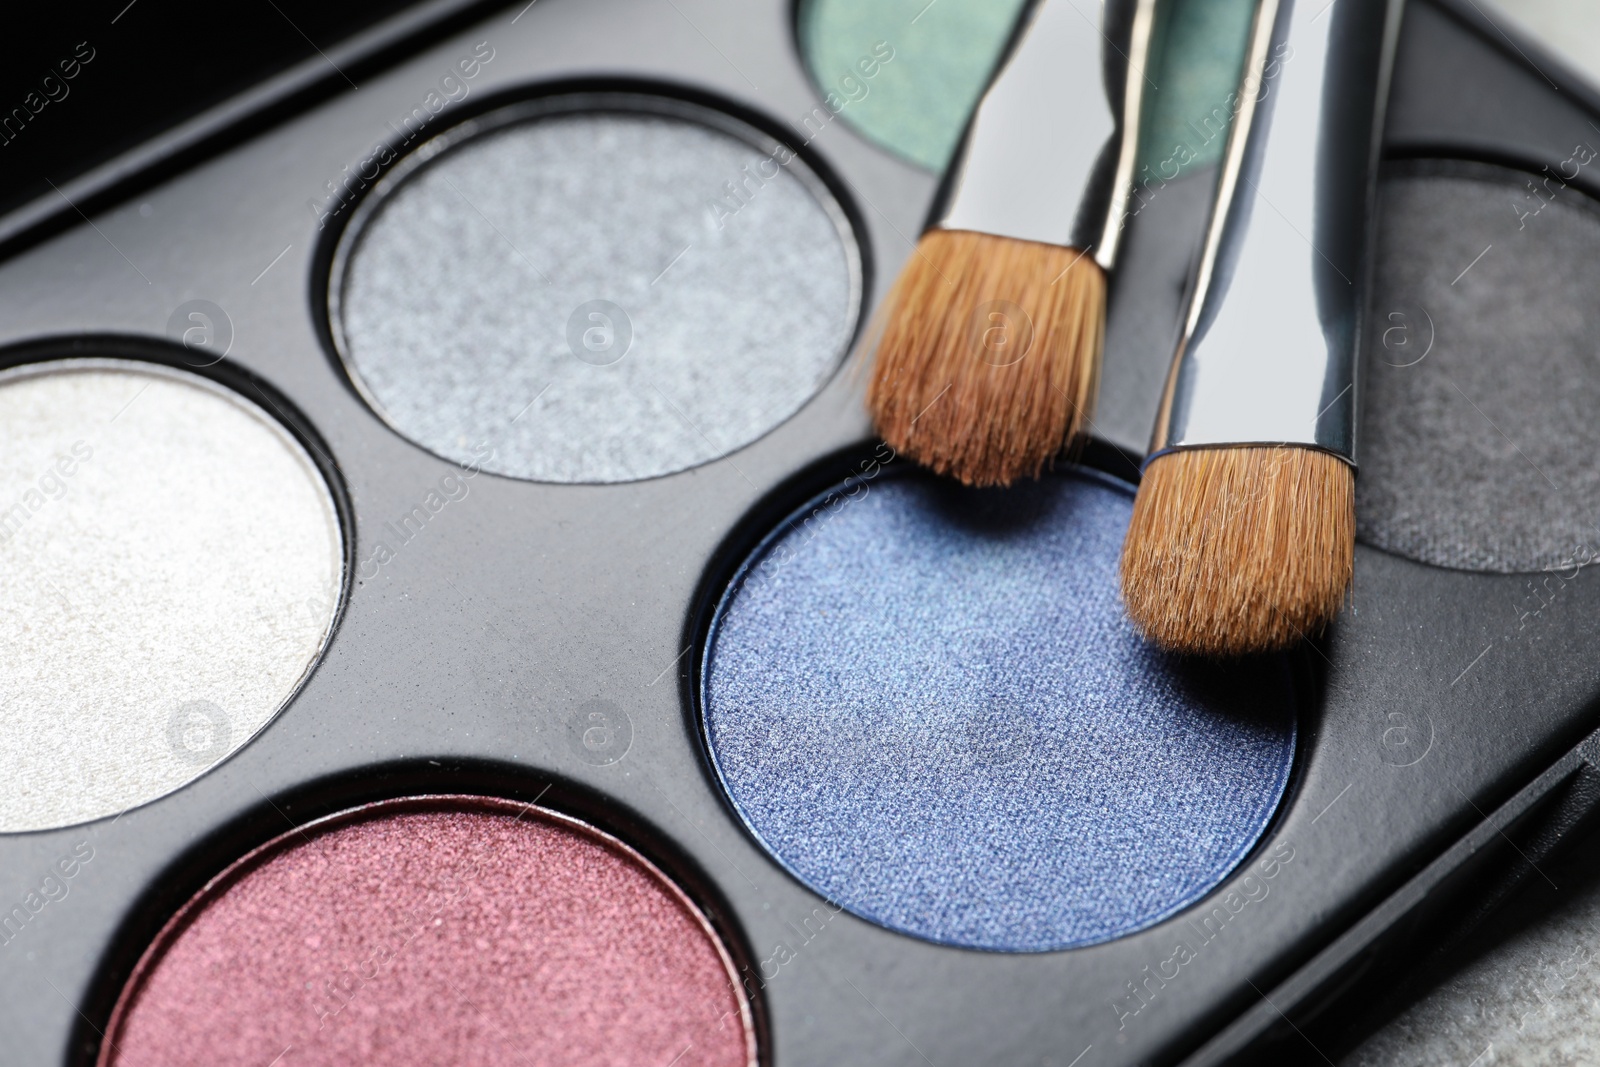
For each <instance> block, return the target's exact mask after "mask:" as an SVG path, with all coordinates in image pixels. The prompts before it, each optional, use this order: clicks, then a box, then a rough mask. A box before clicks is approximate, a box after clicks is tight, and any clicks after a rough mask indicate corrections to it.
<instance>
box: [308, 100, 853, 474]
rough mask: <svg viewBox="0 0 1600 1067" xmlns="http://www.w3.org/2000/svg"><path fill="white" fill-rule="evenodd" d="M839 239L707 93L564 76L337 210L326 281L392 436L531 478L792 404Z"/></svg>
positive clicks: (749, 422)
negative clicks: (342, 226)
mask: <svg viewBox="0 0 1600 1067" xmlns="http://www.w3.org/2000/svg"><path fill="white" fill-rule="evenodd" d="M861 288H862V272H861V257H860V253H859V250H858V248H857V246H856V243H855V238H854V236H853V234H852V233H851V230H850V226H849V224H848V222H847V220H846V217H845V215H844V212H843V210H842V209H841V208H840V207H839V205H838V203H837V202H836V201H835V200H834V198H833V197H832V195H831V194H830V193H829V192H828V189H827V187H826V186H825V185H824V183H823V182H822V181H821V180H819V179H818V177H817V175H816V174H815V173H814V172H812V171H811V170H810V169H809V168H808V167H807V166H806V164H805V163H804V162H803V161H802V160H801V159H800V158H799V157H797V156H796V155H794V154H793V152H792V151H790V150H789V149H788V148H786V147H782V146H780V145H779V144H778V143H777V142H776V141H775V140H774V139H772V138H771V137H769V136H767V135H766V134H764V133H762V132H760V131H759V130H756V129H755V128H753V127H751V126H748V125H746V124H745V123H743V122H742V121H739V120H737V119H734V118H732V117H731V116H728V115H726V114H724V113H722V112H719V111H715V110H713V109H710V108H705V107H701V106H699V105H693V104H688V103H683V102H679V101H675V100H670V99H666V98H663V97H656V96H650V95H640V94H620V93H606V94H585V95H568V96H559V97H552V98H546V99H543V100H538V101H532V102H528V103H523V104H518V105H513V106H510V107H507V108H504V109H501V110H499V111H495V112H491V113H490V114H487V115H484V116H482V117H479V118H477V119H473V120H471V121H468V122H466V123H463V124H462V125H460V126H457V127H455V128H454V129H453V130H451V131H449V132H446V133H444V134H442V135H440V136H439V137H437V138H435V139H434V140H432V141H430V142H428V143H427V144H425V145H423V146H422V147H421V148H420V149H418V150H417V151H416V152H415V153H413V154H412V155H411V156H409V157H408V158H406V159H405V160H402V161H401V162H400V163H399V164H397V165H396V167H395V169H394V170H393V171H392V172H391V173H390V174H389V175H388V176H387V177H386V178H385V179H384V180H383V181H382V182H380V183H379V185H378V186H377V187H376V188H375V189H374V191H373V193H372V194H371V195H370V196H369V197H368V199H367V200H366V201H365V202H364V203H363V205H362V207H361V208H360V209H358V211H357V212H356V214H355V215H354V217H353V218H352V220H351V223H350V225H349V228H348V230H347V232H346V233H345V235H344V236H343V238H342V239H341V242H340V244H339V246H338V250H337V252H336V254H335V262H334V268H333V274H332V281H331V287H330V293H329V313H330V317H331V320H332V326H333V334H334V339H335V344H336V347H337V348H338V349H339V352H340V354H341V355H342V357H343V359H344V361H345V364H346V367H347V368H348V370H349V373H350V376H351V378H352V380H353V381H354V382H355V384H356V387H357V389H358V390H359V391H360V392H361V393H362V395H363V396H364V397H365V398H366V400H367V402H368V403H369V404H370V405H371V406H372V407H373V409H374V410H375V411H377V412H378V413H379V414H380V415H381V416H382V417H383V418H384V419H385V420H386V421H387V422H388V423H389V425H390V426H391V427H392V428H394V429H395V430H396V431H397V432H399V433H400V434H401V435H403V436H405V437H407V438H409V439H410V440H411V441H413V442H415V443H416V444H418V445H421V446H422V447H423V448H426V449H428V450H429V451H431V452H434V453H436V454H437V455H440V456H442V457H445V458H447V459H453V460H457V461H462V460H466V459H469V458H474V459H475V457H477V456H478V455H479V454H480V450H479V446H481V445H488V446H489V447H490V448H492V449H493V458H492V459H490V460H489V461H488V462H487V463H484V464H483V466H484V469H487V470H490V471H493V472H495V473H498V474H505V475H510V476H512V477H515V478H525V479H530V480H534V481H546V482H580V483H604V482H627V481H634V480H637V479H642V478H652V477H657V476H659V475H664V474H670V473H673V472H675V471H681V470H685V469H687V468H690V467H695V466H698V465H700V464H703V463H707V462H709V461H711V460H714V459H718V458H720V457H722V456H725V455H727V454H728V453H730V452H733V451H735V450H737V449H739V448H742V447H744V446H745V445H748V444H749V443H751V442H752V441H754V440H756V439H757V438H759V437H761V436H762V435H764V434H766V433H767V432H769V431H770V430H772V429H773V428H774V427H776V426H778V425H779V424H780V423H782V422H783V421H784V420H785V419H787V418H788V417H789V416H791V415H793V414H794V413H795V412H796V411H798V410H799V409H800V407H801V406H802V405H803V404H805V402H806V401H807V400H808V399H810V398H811V396H812V395H813V394H815V393H816V391H817V390H818V389H819V388H820V387H821V386H822V385H823V384H824V383H825V382H826V381H827V379H828V378H829V376H830V375H831V374H832V373H833V371H834V369H835V368H836V367H837V366H838V364H839V362H840V359H841V357H842V356H843V354H844V351H845V349H846V347H847V346H848V344H849V342H850V339H851V337H852V335H853V333H854V330H855V325H856V320H857V315H858V312H859V304H860V300H861Z"/></svg>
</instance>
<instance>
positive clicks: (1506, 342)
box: [1356, 163, 1600, 572]
mask: <svg viewBox="0 0 1600 1067" xmlns="http://www.w3.org/2000/svg"><path fill="white" fill-rule="evenodd" d="M1568 169H1569V170H1570V169H1571V165H1569V166H1568ZM1542 178H1543V176H1542V175H1539V176H1533V175H1528V174H1524V173H1521V172H1518V171H1511V170H1504V169H1501V168H1498V167H1479V166H1469V165H1464V164H1437V163H1436V164H1421V165H1417V164H1412V165H1408V167H1407V169H1401V170H1399V171H1398V172H1397V173H1392V174H1391V176H1390V177H1388V178H1387V179H1386V180H1385V181H1384V182H1383V185H1382V199H1381V208H1382V213H1381V227H1380V231H1379V241H1378V266H1377V278H1376V288H1375V292H1374V294H1373V300H1372V319H1373V329H1372V333H1371V337H1370V339H1369V340H1370V343H1369V345H1368V350H1369V355H1368V358H1367V362H1366V379H1367V380H1366V386H1365V393H1364V395H1363V408H1364V410H1363V414H1362V420H1361V451H1360V456H1359V458H1360V460H1361V476H1360V477H1359V478H1357V479H1356V522H1357V528H1358V532H1359V536H1360V537H1361V539H1362V540H1364V541H1365V542H1367V543H1368V544H1371V545H1375V546H1377V547H1378V548H1382V549H1386V550H1388V551H1390V552H1395V553H1398V554H1399V555H1402V556H1406V557H1409V558H1411V559H1415V560H1419V561H1421V562H1423V563H1432V564H1435V565H1436V566H1440V567H1454V568H1458V569H1462V570H1473V571H1498V572H1519V571H1521V572H1528V571H1539V570H1547V569H1552V568H1559V569H1563V570H1564V569H1566V568H1567V567H1569V566H1574V565H1581V564H1583V563H1587V562H1591V561H1593V560H1594V559H1596V558H1597V557H1600V530H1597V528H1596V525H1595V522H1596V517H1597V516H1600V464H1597V463H1596V462H1595V456H1596V455H1600V419H1597V418H1596V416H1595V413H1596V411H1597V410H1600V365H1597V363H1596V358H1595V356H1596V345H1595V337H1596V335H1597V333H1600V303H1597V302H1596V299H1595V294H1596V293H1597V292H1600V208H1597V207H1596V205H1595V204H1594V202H1593V201H1591V200H1589V199H1588V198H1587V197H1585V196H1584V195H1583V194H1581V193H1579V192H1578V191H1577V190H1575V189H1562V188H1561V187H1560V184H1559V182H1557V181H1555V180H1552V181H1551V182H1550V184H1549V187H1548V188H1547V187H1546V186H1545V185H1543V184H1541V179H1542ZM1480 257H1481V258H1480Z"/></svg>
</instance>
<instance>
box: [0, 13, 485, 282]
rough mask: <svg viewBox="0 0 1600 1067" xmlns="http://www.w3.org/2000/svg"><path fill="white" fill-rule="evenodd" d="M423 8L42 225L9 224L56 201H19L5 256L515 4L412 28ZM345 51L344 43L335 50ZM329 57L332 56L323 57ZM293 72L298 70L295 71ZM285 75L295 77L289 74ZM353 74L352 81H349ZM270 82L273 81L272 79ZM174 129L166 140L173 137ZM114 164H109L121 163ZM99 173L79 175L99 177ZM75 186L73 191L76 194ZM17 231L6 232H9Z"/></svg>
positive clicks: (0, 252)
mask: <svg viewBox="0 0 1600 1067" xmlns="http://www.w3.org/2000/svg"><path fill="white" fill-rule="evenodd" d="M422 6H423V5H422V4H416V5H413V6H412V7H411V8H409V9H406V10H402V11H401V12H399V13H398V14H395V15H391V16H390V17H389V18H387V19H383V20H381V21H379V22H377V23H376V24H374V25H373V26H371V27H369V28H368V29H367V30H365V31H357V33H355V34H353V35H352V36H351V37H348V38H346V39H345V40H344V41H343V42H340V43H339V44H340V45H343V46H348V47H349V48H350V50H351V52H352V53H353V55H352V57H351V58H347V59H345V61H344V63H342V64H341V66H342V68H343V70H342V72H341V71H339V70H334V69H329V70H328V71H327V72H326V73H325V74H321V75H320V76H316V77H312V78H308V79H304V80H303V81H300V82H299V83H297V84H292V85H289V86H287V87H285V89H284V90H283V91H282V92H280V93H279V94H277V95H274V96H271V97H269V98H268V99H266V100H263V101H261V102H259V103H258V104H256V105H254V106H252V107H250V108H248V109H247V110H246V111H245V112H244V113H243V114H242V115H240V116H239V117H237V118H233V119H224V120H222V121H218V122H216V123H215V124H214V126H213V127H212V128H209V129H207V130H206V131H204V132H202V133H200V134H199V135H198V136H196V137H194V138H193V139H191V140H188V141H185V142H182V143H179V144H176V145H174V146H173V147H172V148H170V149H169V150H168V151H166V152H164V153H162V154H161V155H159V156H158V157H157V158H156V159H154V160H153V161H151V162H150V163H148V164H146V165H144V166H141V167H138V168H137V169H135V170H133V171H132V172H130V173H128V174H125V175H122V176H118V177H112V178H110V179H108V180H105V181H104V182H100V183H95V184H94V185H93V186H92V187H91V189H90V191H89V193H88V195H79V196H77V197H75V198H74V199H73V200H72V201H70V202H68V201H65V200H63V201H62V203H61V204H60V205H59V206H58V207H56V208H55V209H54V210H53V211H49V212H48V213H45V214H42V215H40V217H39V218H38V219H37V220H36V221H32V222H23V223H20V224H13V225H6V224H7V223H10V222H11V220H12V219H13V218H15V217H19V216H20V215H21V214H22V213H23V212H26V211H28V209H29V208H30V207H33V206H34V205H36V204H38V203H39V202H40V201H41V200H44V201H48V200H49V197H41V198H38V199H36V200H31V201H28V202H26V203H23V204H19V205H18V206H17V207H16V208H15V209H14V210H13V212H11V213H9V214H8V215H6V216H4V217H0V227H3V228H0V259H10V258H12V257H14V256H16V255H18V254H19V253H21V252H23V251H24V250H26V249H28V248H31V247H33V246H34V245H37V244H39V243H40V242H43V241H46V240H48V239H50V238H51V237H54V236H56V235H57V234H59V233H62V232H63V231H65V230H67V229H70V228H71V227H73V226H76V225H78V223H79V222H80V221H81V220H82V219H83V218H85V217H88V216H91V215H95V214H98V213H100V212H102V211H106V210H108V209H109V208H113V207H115V206H116V205H118V204H121V203H123V202H125V201H127V200H129V199H131V198H133V197H135V196H137V195H138V194H139V193H142V192H145V191H146V190H148V189H151V188H154V187H155V186H156V185H159V184H160V183H161V182H164V181H166V180H167V179H168V178H171V177H173V176H175V175H178V174H181V173H183V172H184V171H186V170H190V169H192V168H194V167H196V166H199V165H200V164H202V163H204V162H206V161H207V160H209V159H212V158H214V157H216V156H218V155H220V154H222V153H223V152H225V151H227V150H228V149H229V148H233V147H236V146H237V145H240V144H242V143H244V142H245V141H247V140H249V139H251V138H252V137H255V136H256V135H258V134H260V133H263V132H265V131H266V130H270V129H272V128H273V127H276V126H280V125H282V124H283V123H285V122H287V121H288V120H290V119H292V118H294V117H296V116H297V115H300V114H303V113H304V112H306V111H309V110H310V109H311V108H313V107H315V106H316V105H318V104H320V103H322V102H323V101H325V100H329V99H331V98H333V97H335V96H339V95H341V94H342V93H343V92H344V91H345V89H346V87H347V86H349V85H350V84H351V82H350V79H353V78H362V79H365V78H370V77H373V76H375V75H377V74H379V73H381V72H382V71H384V70H386V69H388V68H389V67H392V66H395V65H397V64H399V63H401V62H403V61H405V60H406V59H409V58H410V57H411V56H413V55H415V54H416V53H417V52H419V51H422V50H423V49H424V48H426V47H427V45H428V44H429V43H431V42H433V41H435V40H438V39H439V38H441V37H444V36H447V35H449V34H452V33H456V32H459V31H461V30H464V29H466V28H467V27H469V26H471V25H473V24H475V23H478V22H481V21H483V19H485V18H486V17H487V16H488V15H489V14H490V13H492V12H494V11H497V10H499V9H501V8H504V7H507V6H508V2H507V0H460V2H458V3H454V4H442V5H440V6H441V7H442V8H443V10H442V12H441V13H440V14H438V15H437V16H435V17H433V18H424V19H423V20H422V21H421V22H420V23H419V24H417V25H413V26H410V27H409V28H406V24H407V23H411V22H414V21H415V12H416V10H417V9H419V8H421V7H422ZM328 47H330V48H336V49H337V48H338V47H339V46H336V45H332V44H330V45H328ZM323 58H324V59H325V58H326V57H323ZM291 70H292V68H291ZM283 73H288V72H287V71H286V72H283ZM346 75H348V77H346ZM268 80H269V81H270V80H271V79H268ZM236 100H237V98H235V99H234V100H225V101H223V102H222V103H221V104H219V105H218V106H217V107H216V108H214V109H212V111H209V112H202V113H201V114H200V115H197V116H195V117H194V119H192V120H189V121H196V120H199V121H202V122H203V121H204V120H205V119H207V117H208V116H210V115H211V114H213V113H214V112H220V111H224V110H226V109H228V108H229V107H230V106H232V105H233V104H234V103H235V101H236ZM182 125H184V124H182V123H180V124H179V126H177V127H172V128H170V129H168V130H166V131H163V133H162V134H160V135H158V139H159V138H160V137H167V136H169V135H171V134H172V133H173V131H174V130H176V129H178V128H179V127H181V126H182ZM116 162H117V160H115V159H112V160H109V161H108V162H107V164H106V165H108V166H109V165H115V163H116ZM96 169H98V168H94V169H91V170H89V171H87V172H85V174H84V175H79V176H78V177H79V178H83V177H92V176H93V175H94V174H95V171H96ZM70 188H71V187H70V186H69V189H70ZM8 230H9V231H10V232H6V231H8Z"/></svg>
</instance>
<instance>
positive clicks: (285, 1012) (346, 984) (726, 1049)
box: [99, 796, 756, 1067]
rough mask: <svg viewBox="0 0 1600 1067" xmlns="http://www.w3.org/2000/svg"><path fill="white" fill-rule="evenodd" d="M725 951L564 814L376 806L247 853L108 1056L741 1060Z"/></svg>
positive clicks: (127, 1010)
mask: <svg viewBox="0 0 1600 1067" xmlns="http://www.w3.org/2000/svg"><path fill="white" fill-rule="evenodd" d="M755 1049H756V1046H755V1036H754V1030H753V1026H752V1023H751V1015H750V1008H749V1004H748V1003H747V1002H746V1000H745V998H744V995H743V993H742V991H741V989H740V987H739V984H738V979H737V972H736V971H735V969H734V966H733V962H732V960H731V959H730V958H729V956H728V953H727V951H726V949H725V948H724V947H723V945H722V943H721V941H720V940H719V939H718V937H717V935H716V933H715V932H714V931H713V929H712V928H711V926H710V925H709V923H708V922H707V921H706V919H705V917H704V916H703V915H702V914H701V913H700V911H699V910H698V909H697V908H696V907H695V906H694V904H693V903H691V902H690V900H689V899H688V898H687V897H686V896H685V895H684V894H683V893H682V891H681V890H679V889H678V888H677V887H676V886H675V885H674V884H673V883H672V882H670V881H668V879H667V877H666V876H665V875H664V874H662V873H661V871H660V870H658V869H657V868H656V867H654V866H653V865H652V864H651V863H650V862H649V861H648V860H646V859H645V858H644V857H642V856H640V855H639V854H638V853H637V852H635V851H633V850H632V849H631V848H629V847H628V846H626V845H624V844H623V843H622V842H620V841H618V840H616V839H615V838H613V837H611V836H609V835H607V834H605V833H602V832H601V831H599V830H596V829H594V828H593V827H590V826H587V825H585V824H583V823H581V822H578V821H577V820H575V819H571V818H568V817H566V816H563V815H559V814H557V813H555V812H552V811H548V810H546V809H543V808H538V807H533V806H531V805H524V804H517V803H512V802H508V801H499V800H490V799H485V798H481V797H456V796H429V797H414V798H408V799H405V800H395V801H384V802H381V803H377V804H371V805H367V806H365V807H361V808H356V809H353V810H351V811H347V812H343V813H341V814H338V815H334V816H330V817H329V818H326V819H323V820H320V821H319V822H315V823H312V824H310V825H308V826H305V827H302V828H301V829H299V830H295V831H292V832H290V833H288V834H285V835H283V836H282V837H279V838H277V839H276V840H274V841H271V842H269V843H268V844H266V845H263V846H262V847H261V848H259V849H257V850H255V851H254V852H252V853H250V854H249V855H247V856H245V857H244V858H243V859H241V860H239V861H238V862H236V863H235V864H233V866H231V867H229V868H228V869H227V870H226V871H224V872H223V873H222V874H220V875H218V876H217V877H216V878H215V879H213V880H212V881H211V882H210V883H209V884H208V885H207V886H206V887H205V888H204V889H202V890H201V891H200V892H199V893H198V894H197V895H196V896H195V897H194V899H192V900H191V901H189V903H188V904H186V905H185V906H184V907H183V909H182V910H180V911H179V912H178V914H177V915H175V916H174V917H173V918H172V920H171V921H170V922H168V923H167V925H166V927H165V928H164V929H163V930H162V931H161V933H160V934H159V935H158V936H157V937H156V939H155V942H154V943H153V944H152V945H151V946H150V948H149V949H148V950H147V951H146V952H145V954H144V956H143V958H142V959H141V960H140V961H139V964H138V966H137V967H136V968H135V970H134V972H133V974H132V976H131V978H130V979H129V981H128V984H127V987H126V988H125V989H124V990H123V992H122V996H121V998H120V999H119V1001H118V1003H117V1007H116V1009H115V1011H114V1013H113V1014H112V1018H111V1023H110V1025H109V1027H108V1028H107V1030H106V1040H105V1042H104V1043H103V1045H102V1048H101V1052H100V1061H99V1062H100V1064H101V1065H102V1067H113V1065H114V1067H183V1065H189V1064H193V1065H196V1067H201V1065H205V1067H216V1065H230V1064H249V1065H251V1067H267V1065H269V1064H272V1065H275V1067H312V1065H319V1064H330V1065H331V1064H340V1065H348V1064H351V1063H383V1064H386V1065H408V1064H418V1065H422V1064H427V1065H442V1064H474V1065H482V1067H499V1065H508V1067H510V1065H519V1067H545V1065H547V1064H550V1065H554V1064H561V1065H564V1067H602V1065H604V1067H637V1065H650V1064H657V1065H660V1067H667V1065H668V1064H672V1065H673V1067H750V1065H752V1064H754V1063H755V1062H756V1050H755Z"/></svg>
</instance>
